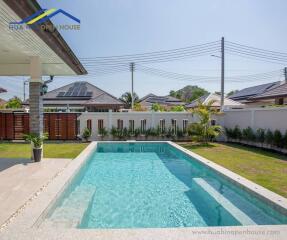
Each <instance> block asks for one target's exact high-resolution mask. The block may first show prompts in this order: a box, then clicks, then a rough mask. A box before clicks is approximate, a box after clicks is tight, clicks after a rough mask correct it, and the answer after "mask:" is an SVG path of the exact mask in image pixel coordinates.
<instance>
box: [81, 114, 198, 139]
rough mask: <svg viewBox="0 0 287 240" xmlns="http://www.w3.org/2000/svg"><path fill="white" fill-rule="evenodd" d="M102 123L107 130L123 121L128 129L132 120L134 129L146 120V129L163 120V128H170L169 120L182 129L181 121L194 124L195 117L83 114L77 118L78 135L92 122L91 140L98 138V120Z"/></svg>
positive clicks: (190, 115) (187, 115)
mask: <svg viewBox="0 0 287 240" xmlns="http://www.w3.org/2000/svg"><path fill="white" fill-rule="evenodd" d="M100 119H102V120H103V121H104V127H105V128H106V129H108V130H111V128H112V127H113V126H114V127H117V121H118V119H120V120H123V127H124V128H125V127H126V128H129V120H134V124H135V125H134V128H135V129H136V128H140V127H141V120H144V119H145V120H146V129H149V128H152V127H153V128H156V127H157V126H159V122H160V120H161V119H164V120H165V127H166V129H168V128H169V127H171V120H172V119H176V120H177V127H178V128H180V129H182V127H183V120H188V124H190V123H192V122H195V121H196V117H194V116H193V114H192V113H190V112H99V113H95V112H85V113H82V114H81V116H79V117H78V120H80V134H82V133H83V130H84V129H85V128H86V127H87V121H88V120H91V121H92V136H91V139H97V138H98V120H100Z"/></svg>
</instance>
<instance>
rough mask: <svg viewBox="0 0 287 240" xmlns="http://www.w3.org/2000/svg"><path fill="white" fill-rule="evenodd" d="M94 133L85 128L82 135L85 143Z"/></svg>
mask: <svg viewBox="0 0 287 240" xmlns="http://www.w3.org/2000/svg"><path fill="white" fill-rule="evenodd" d="M91 135H92V132H91V130H90V129H89V128H85V129H84V132H83V134H82V137H83V139H85V141H88V139H89V138H90V137H91Z"/></svg>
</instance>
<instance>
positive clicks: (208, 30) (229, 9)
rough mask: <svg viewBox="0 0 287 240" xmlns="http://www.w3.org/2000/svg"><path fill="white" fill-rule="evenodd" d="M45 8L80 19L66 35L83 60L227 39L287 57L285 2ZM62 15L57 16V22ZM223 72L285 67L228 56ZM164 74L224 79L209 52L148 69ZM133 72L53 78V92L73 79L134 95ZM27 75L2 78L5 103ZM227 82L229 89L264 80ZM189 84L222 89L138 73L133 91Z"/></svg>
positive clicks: (157, 1)
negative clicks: (62, 11)
mask: <svg viewBox="0 0 287 240" xmlns="http://www.w3.org/2000/svg"><path fill="white" fill-rule="evenodd" d="M38 2H39V3H40V5H41V6H42V8H61V9H63V10H65V11H67V12H69V13H71V14H72V15H74V16H75V17H77V18H79V19H80V20H81V30H80V31H61V34H62V36H63V37H64V39H65V40H66V41H67V43H68V44H69V45H70V47H71V48H72V49H73V51H74V52H75V54H76V55H77V56H78V57H79V58H87V57H90V58H93V57H102V56H114V55H125V54H135V53H146V52H153V51H160V50H169V49H176V48H182V47H187V46H192V45H196V44H203V43H207V42H213V41H217V40H220V39H221V37H222V36H224V37H225V39H226V40H228V41H232V42H236V43H240V44H245V45H248V46H253V47H258V48H263V49H269V50H274V51H279V52H285V53H287V44H286V42H287V31H286V22H287V15H286V10H287V1H286V0H272V1H271V0H252V1H250V0H200V1H199V0H176V1H175V0H38ZM61 21H63V17H62V16H56V17H55V18H53V22H54V23H55V24H60V23H61ZM225 61H226V75H227V76H233V75H248V74H257V73H264V72H269V71H273V70H279V69H281V68H283V67H285V66H284V65H282V64H275V63H270V62H262V61H257V60H251V59H246V58H241V57H238V56H233V55H229V54H226V60H225ZM147 66H149V67H153V68H157V69H162V70H166V71H171V72H176V73H182V74H191V75H205V76H220V59H219V58H214V57H211V56H209V55H207V56H205V57H198V58H192V59H188V60H184V61H172V62H167V63H161V64H149V65H147ZM130 75H131V74H130V73H129V72H124V73H117V74H113V75H99V76H94V75H93V76H91V77H89V76H87V77H85V78H81V77H77V78H74V77H65V78H60V77H56V78H55V80H54V82H53V83H51V84H50V85H49V90H52V89H55V88H57V87H60V86H63V85H65V84H67V83H70V82H73V81H75V80H82V79H83V80H87V81H89V82H91V83H92V84H94V85H96V86H98V87H99V88H101V89H103V90H105V91H107V92H109V93H111V94H113V95H115V96H117V97H119V96H120V95H121V94H122V93H124V92H126V91H130V88H131V87H130V85H131V76H130ZM22 79H23V78H18V79H10V78H1V79H0V85H1V86H2V87H4V88H7V90H8V93H7V94H1V95H0V97H1V98H4V99H7V98H10V97H12V96H14V95H18V96H19V97H23V83H22ZM278 80H282V78H280V76H278V77H275V78H274V80H273V79H271V80H262V81H257V82H252V81H248V80H247V81H242V82H239V83H233V82H228V81H227V82H226V84H225V87H226V90H225V92H226V93H227V92H229V91H231V90H234V89H242V88H245V87H249V86H252V85H258V84H260V83H266V82H270V81H278ZM186 85H198V86H200V87H203V88H206V89H207V90H208V91H210V92H214V91H219V90H220V77H218V81H214V82H200V83H198V82H192V81H180V80H172V79H165V78H161V77H156V76H151V75H146V74H144V73H141V72H138V71H136V72H135V92H136V93H137V94H138V95H139V96H140V97H142V96H144V95H145V94H148V93H154V94H157V95H167V94H168V93H169V91H170V90H177V89H180V88H182V87H184V86H186Z"/></svg>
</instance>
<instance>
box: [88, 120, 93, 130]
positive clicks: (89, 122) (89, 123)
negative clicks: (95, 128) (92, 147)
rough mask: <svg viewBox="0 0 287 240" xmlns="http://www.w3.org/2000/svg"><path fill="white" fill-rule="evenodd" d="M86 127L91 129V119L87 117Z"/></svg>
mask: <svg viewBox="0 0 287 240" xmlns="http://www.w3.org/2000/svg"><path fill="white" fill-rule="evenodd" d="M87 128H88V129H89V130H90V131H92V120H91V119H88V120H87Z"/></svg>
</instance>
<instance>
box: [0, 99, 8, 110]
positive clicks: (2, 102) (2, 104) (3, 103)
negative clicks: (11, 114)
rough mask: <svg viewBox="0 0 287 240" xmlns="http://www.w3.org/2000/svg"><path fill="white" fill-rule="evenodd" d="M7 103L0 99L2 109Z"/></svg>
mask: <svg viewBox="0 0 287 240" xmlns="http://www.w3.org/2000/svg"><path fill="white" fill-rule="evenodd" d="M6 103H7V102H6V101H5V100H3V99H2V98H0V108H1V107H3V106H4V105H5V104H6Z"/></svg>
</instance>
